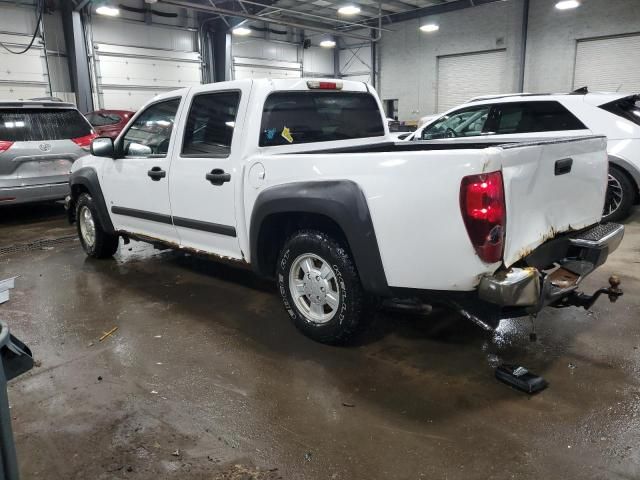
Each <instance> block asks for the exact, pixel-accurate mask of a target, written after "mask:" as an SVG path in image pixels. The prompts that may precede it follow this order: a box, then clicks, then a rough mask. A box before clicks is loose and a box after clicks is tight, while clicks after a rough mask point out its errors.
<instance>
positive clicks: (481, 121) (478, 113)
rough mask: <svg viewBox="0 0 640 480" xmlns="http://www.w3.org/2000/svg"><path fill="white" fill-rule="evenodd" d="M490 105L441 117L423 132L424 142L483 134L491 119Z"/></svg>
mask: <svg viewBox="0 0 640 480" xmlns="http://www.w3.org/2000/svg"><path fill="white" fill-rule="evenodd" d="M489 110H491V106H490V105H480V106H477V107H471V108H465V109H464V110H458V111H457V112H452V113H450V114H448V115H445V116H443V117H441V118H440V119H438V120H436V121H435V122H434V123H432V124H431V125H429V126H427V127H425V128H424V129H423V130H422V135H421V138H422V140H435V139H438V138H456V137H474V136H478V135H480V134H482V132H483V131H484V126H485V124H486V122H487V118H488V117H489Z"/></svg>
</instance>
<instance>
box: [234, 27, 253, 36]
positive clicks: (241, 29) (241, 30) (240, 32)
mask: <svg viewBox="0 0 640 480" xmlns="http://www.w3.org/2000/svg"><path fill="white" fill-rule="evenodd" d="M231 32H232V33H233V34H234V35H240V36H241V37H246V36H247V35H249V34H250V33H251V29H250V28H246V27H236V28H234V29H233V30H231Z"/></svg>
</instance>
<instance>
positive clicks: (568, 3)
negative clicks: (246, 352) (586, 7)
mask: <svg viewBox="0 0 640 480" xmlns="http://www.w3.org/2000/svg"><path fill="white" fill-rule="evenodd" d="M579 6H580V2H579V1H578V0H562V1H561V2H558V3H556V8H557V9H558V10H569V9H571V8H578V7H579Z"/></svg>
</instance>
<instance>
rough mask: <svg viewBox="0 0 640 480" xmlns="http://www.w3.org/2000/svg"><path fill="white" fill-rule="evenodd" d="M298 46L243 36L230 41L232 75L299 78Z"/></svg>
mask: <svg viewBox="0 0 640 480" xmlns="http://www.w3.org/2000/svg"><path fill="white" fill-rule="evenodd" d="M298 48H299V47H298V45H294V44H290V43H284V42H271V41H268V40H265V39H263V38H253V37H245V38H242V39H235V38H234V42H233V78H234V79H236V80H239V79H242V78H300V77H301V76H302V63H301V62H300V61H299V58H298V54H299V51H298Z"/></svg>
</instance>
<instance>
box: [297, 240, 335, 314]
mask: <svg viewBox="0 0 640 480" xmlns="http://www.w3.org/2000/svg"><path fill="white" fill-rule="evenodd" d="M289 291H290V292H291V298H292V299H293V301H294V303H295V304H296V307H298V310H299V311H300V312H301V313H302V314H303V315H304V316H305V318H306V319H307V320H308V321H310V322H312V323H317V324H323V323H327V322H329V321H330V320H331V319H332V318H333V317H334V316H335V315H336V313H337V311H338V305H339V303H340V285H339V284H338V280H337V279H336V276H335V274H334V273H333V269H332V268H331V266H330V265H329V263H328V262H327V261H326V260H325V259H323V258H322V257H319V256H318V255H314V254H312V253H305V254H303V255H300V256H299V257H298V258H296V259H295V260H294V261H293V263H292V264H291V270H289Z"/></svg>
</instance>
